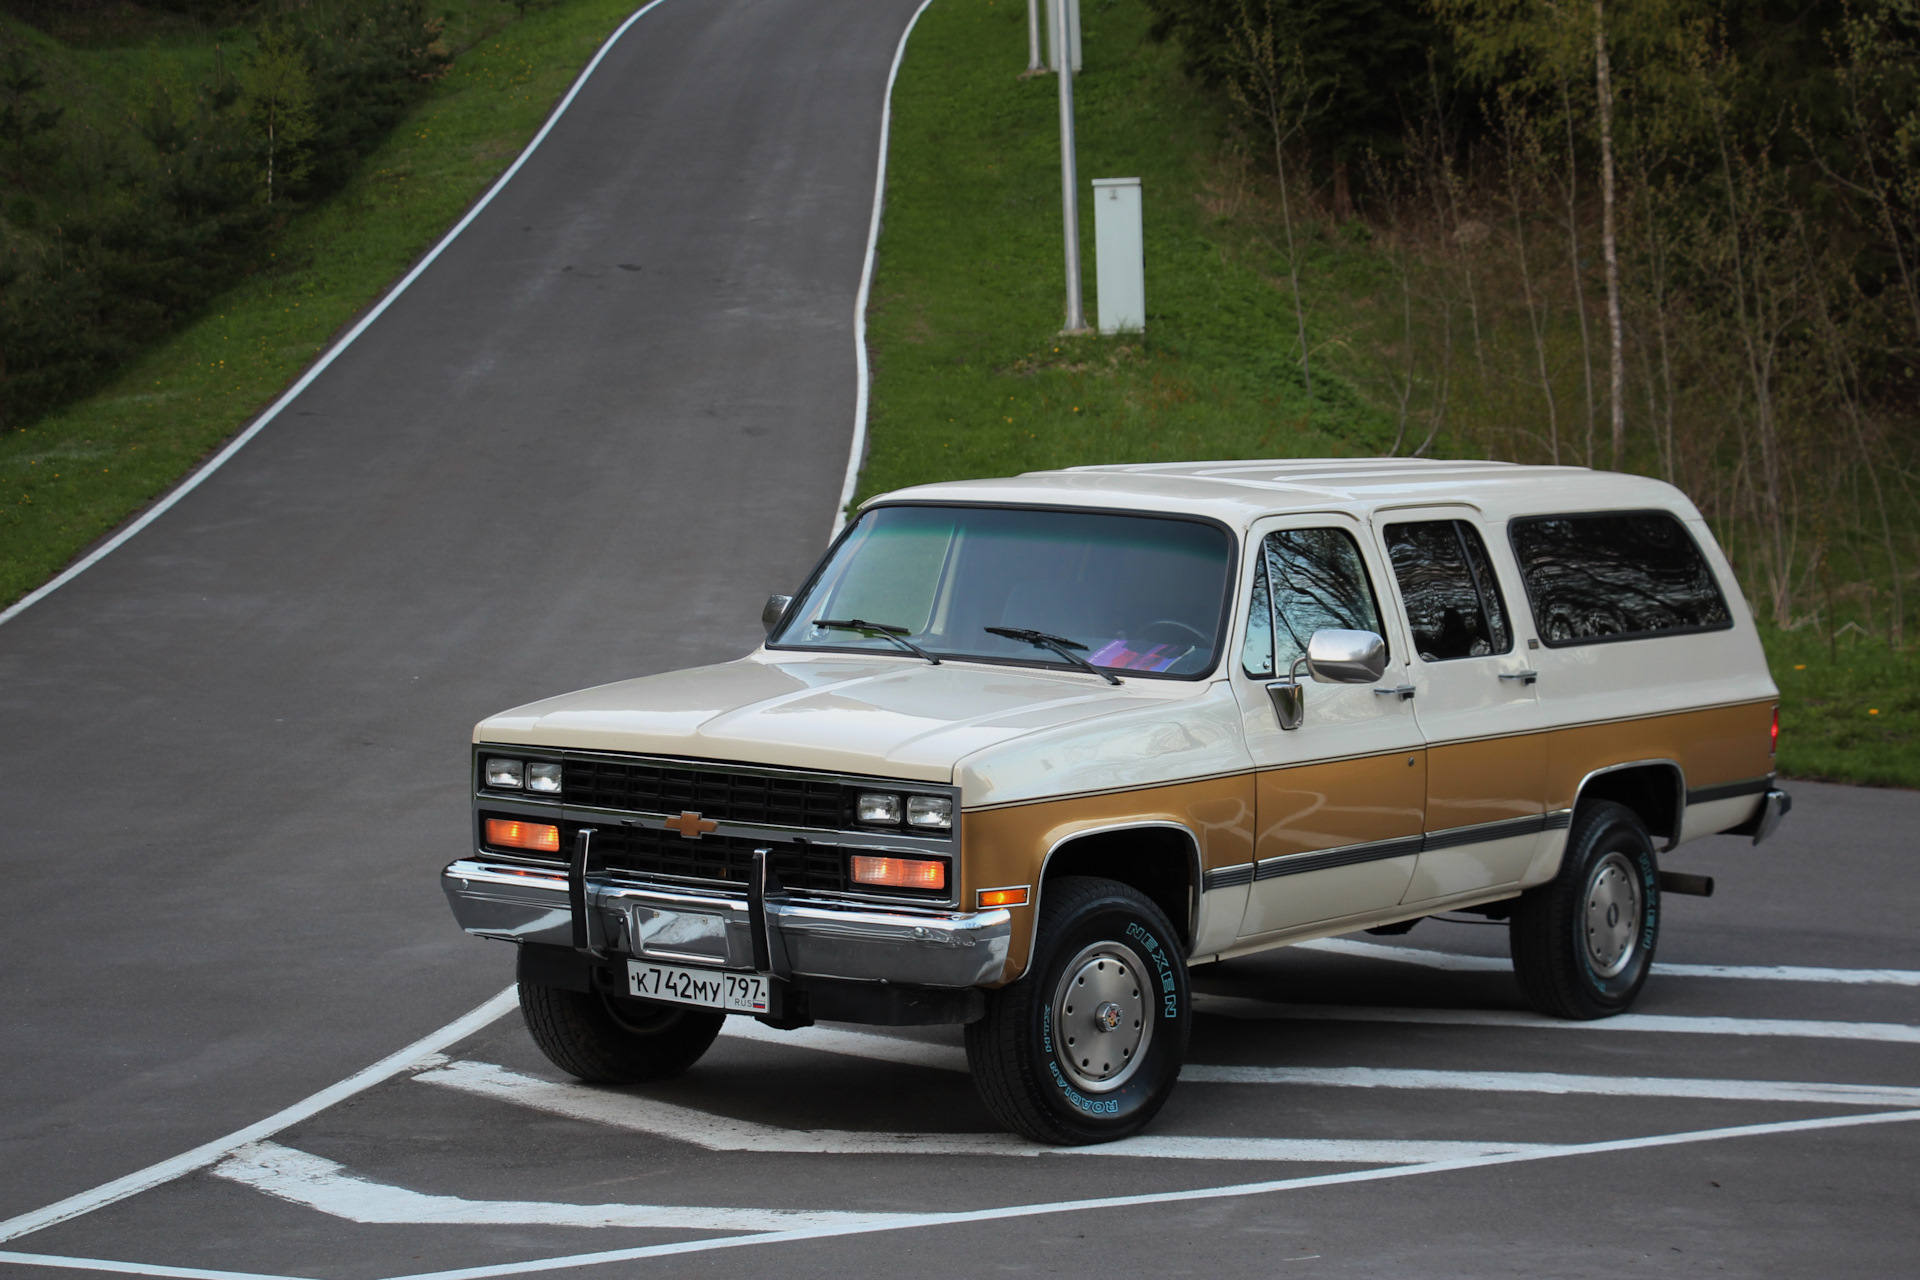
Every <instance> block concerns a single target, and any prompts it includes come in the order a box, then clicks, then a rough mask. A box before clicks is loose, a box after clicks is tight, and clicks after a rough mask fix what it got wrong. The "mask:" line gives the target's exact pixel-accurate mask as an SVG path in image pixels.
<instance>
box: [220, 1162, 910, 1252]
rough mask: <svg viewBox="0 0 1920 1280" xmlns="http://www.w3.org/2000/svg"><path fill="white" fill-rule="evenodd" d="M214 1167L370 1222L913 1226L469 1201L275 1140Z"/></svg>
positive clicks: (806, 1212)
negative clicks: (389, 1180) (399, 1183)
mask: <svg viewBox="0 0 1920 1280" xmlns="http://www.w3.org/2000/svg"><path fill="white" fill-rule="evenodd" d="M213 1174H214V1176H215V1177H217V1178H225V1179H227V1180H228V1181H230V1182H238V1183H241V1184H242V1185H244V1186H249V1187H252V1188H253V1189H254V1190H256V1191H261V1192H265V1193H266V1194H267V1195H270V1196H273V1197H274V1198H276V1199H279V1200H287V1201H291V1202H292V1203H294V1204H298V1205H305V1206H306V1207H307V1208H309V1209H317V1210H318V1211H320V1212H321V1213H324V1214H328V1215H330V1216H332V1217H335V1218H345V1219H346V1220H347V1221H349V1222H365V1223H421V1224H432V1225H442V1226H448V1225H452V1226H460V1225H493V1226H539V1227H649V1228H660V1229H665V1230H673V1231H792V1230H796V1229H798V1228H803V1227H844V1226H870V1225H878V1226H907V1225H910V1223H909V1222H908V1221H907V1219H908V1218H910V1217H911V1216H912V1215H910V1214H900V1213H842V1212H838V1211H833V1210H812V1209H729V1208H713V1207H709V1206H703V1205H658V1204H559V1203H555V1202H552V1201H547V1200H467V1199H464V1198H462V1197H460V1196H436V1195H428V1194H426V1193H425V1192H420V1191H409V1190H407V1189H406V1188H405V1187H395V1186H390V1185H388V1184H386V1183H382V1182H372V1181H369V1180H368V1179H366V1178H362V1177H359V1176H358V1175H356V1174H353V1173H349V1172H348V1171H347V1170H346V1169H345V1168H344V1167H343V1166H341V1165H339V1164H336V1163H335V1162H334V1161H332V1160H326V1159H322V1158H321V1157H319V1156H316V1155H309V1154H308V1153H307V1152H305V1151H295V1150H294V1149H293V1148H291V1147H283V1146H280V1145H278V1144H277V1143H272V1142H256V1143H253V1144H251V1145H249V1146H245V1147H242V1148H240V1150H238V1151H236V1152H234V1153H233V1154H232V1155H231V1156H228V1157H227V1158H226V1159H225V1160H223V1161H221V1162H220V1164H219V1165H217V1166H216V1167H215V1168H214V1170H213Z"/></svg>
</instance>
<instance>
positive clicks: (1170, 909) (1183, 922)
mask: <svg viewBox="0 0 1920 1280" xmlns="http://www.w3.org/2000/svg"><path fill="white" fill-rule="evenodd" d="M1062 876H1099V877H1101V878H1103V879H1107V880H1116V881H1118V882H1119V883H1121V884H1124V885H1127V886H1129V887H1130V888H1134V889H1138V890H1139V891H1140V892H1141V893H1143V894H1145V895H1146V896H1147V897H1148V898H1149V899H1151V900H1152V901H1153V903H1154V905H1156V906H1158V907H1159V908H1160V909H1161V910H1162V911H1164V912H1166V914H1167V919H1168V920H1171V921H1172V922H1173V927H1174V928H1175V929H1176V930H1177V931H1178V932H1179V935H1180V945H1181V948H1182V949H1183V951H1185V952H1186V953H1188V954H1191V953H1192V950H1193V940H1194V938H1195V937H1197V936H1198V926H1199V920H1198V919H1197V916H1198V914H1199V910H1200V893H1199V885H1200V839H1199V837H1198V836H1197V835H1196V834H1195V833H1194V831H1193V828H1191V827H1189V826H1186V825H1185V824H1183V823H1179V822H1170V821H1167V820H1165V819H1157V820H1155V819H1142V820H1137V821H1128V822H1117V823H1113V824H1110V825H1107V826H1101V827H1093V828H1090V829H1088V830H1085V831H1076V832H1074V833H1072V834H1071V835H1067V836H1063V837H1061V838H1060V839H1059V840H1057V841H1055V842H1054V844H1053V846H1052V847H1051V848H1049V849H1048V850H1047V855H1046V857H1045V859H1043V860H1042V862H1041V865H1040V883H1039V887H1038V893H1037V895H1036V897H1035V899H1034V904H1033V910H1034V915H1035V918H1036V920H1037V919H1038V916H1039V911H1040V905H1041V901H1042V900H1043V899H1044V898H1045V897H1046V893H1047V884H1048V882H1049V881H1050V880H1057V879H1059V878H1060V877H1062ZM1027 962H1028V964H1031V963H1032V953H1031V949H1029V953H1028V959H1027ZM1023 972H1024V969H1023Z"/></svg>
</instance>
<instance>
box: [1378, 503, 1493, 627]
mask: <svg viewBox="0 0 1920 1280" xmlns="http://www.w3.org/2000/svg"><path fill="white" fill-rule="evenodd" d="M1387 555H1388V558H1390V559H1391V560H1392V561H1393V576H1394V577H1395V578H1396V579H1397V580H1398V581H1399V583H1400V598H1401V599H1402V600H1404V601H1405V602H1406V606H1407V622H1408V625H1409V629H1410V630H1411V631H1412V632H1413V647H1414V651H1415V652H1416V653H1418V654H1419V655H1420V658H1421V661H1423V662H1446V661H1449V660H1451V659H1453V658H1484V657H1486V656H1488V655H1489V654H1495V653H1505V652H1507V651H1508V650H1509V649H1511V648H1513V632H1512V630H1511V628H1509V627H1508V626H1507V606H1506V602H1505V601H1504V600H1502V599H1501V598H1500V584H1499V582H1497V581H1496V580H1495V579H1494V576H1493V565H1492V563H1491V562H1489V561H1488V559H1487V544H1486V543H1484V542H1482V541H1481V540H1480V531H1479V530H1478V529H1475V528H1474V527H1473V526H1472V525H1470V524H1468V523H1467V522H1466V521H1464V520H1422V521H1419V522H1417V523H1412V524H1390V525H1388V526H1387Z"/></svg>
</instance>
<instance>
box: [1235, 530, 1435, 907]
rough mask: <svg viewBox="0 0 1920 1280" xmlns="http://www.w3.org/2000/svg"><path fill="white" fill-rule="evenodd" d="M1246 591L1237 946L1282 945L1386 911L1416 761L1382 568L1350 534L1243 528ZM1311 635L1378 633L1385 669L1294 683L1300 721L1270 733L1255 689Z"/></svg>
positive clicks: (1271, 720) (1409, 819)
mask: <svg viewBox="0 0 1920 1280" xmlns="http://www.w3.org/2000/svg"><path fill="white" fill-rule="evenodd" d="M1248 552H1249V554H1248V561H1249V574H1250V577H1251V582H1250V583H1249V584H1248V589H1247V590H1246V591H1244V592H1243V593H1242V595H1241V599H1243V600H1247V601H1248V602H1249V603H1248V609H1247V616H1246V617H1244V618H1243V619H1242V623H1243V628H1242V635H1243V637H1244V638H1243V643H1242V646H1241V651H1240V653H1238V654H1237V655H1234V660H1233V668H1234V670H1233V686H1234V693H1235V696H1236V697H1237V698H1238V699H1239V702H1240V710H1241V718H1242V722H1243V726H1244V732H1245V734H1246V743H1247V749H1248V751H1249V752H1250V753H1251V754H1252V756H1253V760H1254V763H1255V765H1256V766H1257V768H1258V771H1259V772H1258V776H1257V785H1256V787H1255V794H1256V800H1255V804H1256V818H1255V820H1256V824H1257V834H1256V838H1255V849H1254V857H1255V862H1254V864H1253V866H1252V867H1251V868H1249V874H1250V875H1251V877H1252V880H1253V884H1252V888H1251V890H1250V892H1249V894H1248V899H1247V911H1246V916H1245V919H1244V920H1243V921H1242V924H1241V929H1240V933H1241V936H1243V937H1248V938H1252V937H1258V936H1261V935H1264V934H1275V933H1281V932H1284V931H1286V930H1289V929H1295V928H1299V927H1301V926H1305V925H1312V924H1316V923H1319V922H1322V921H1327V920H1334V919H1339V918H1341V917H1345V916H1354V915H1361V914H1366V913H1371V912H1380V911H1386V910H1390V909H1391V908H1393V907H1394V906H1395V905H1396V904H1397V903H1398V902H1399V901H1400V899H1401V898H1402V897H1403V896H1404V895H1405V893H1406V891H1407V886H1408V884H1409V883H1410V881H1411V880H1412V877H1413V873H1414V866H1415V863H1416V861H1417V860H1418V857H1419V850H1420V831H1421V814H1422V809H1423V806H1424V803H1425V792H1426V770H1425V768H1424V763H1425V753H1424V752H1423V751H1422V749H1421V740H1420V727H1419V725H1418V723H1417V722H1416V721H1415V720H1414V715H1413V706H1412V704H1411V703H1410V702H1408V701H1406V700H1405V699H1403V697H1402V696H1401V695H1400V692H1398V691H1399V690H1400V689H1401V688H1402V686H1405V685H1406V684H1407V683H1408V679H1407V671H1406V659H1405V642H1404V638H1403V637H1402V635H1400V634H1399V633H1398V628H1396V627H1394V626H1393V625H1392V624H1391V621H1390V619H1389V617H1388V615H1387V614H1386V613H1385V611H1384V610H1383V609H1382V607H1381V605H1382V601H1383V600H1384V599H1385V598H1386V597H1384V596H1383V595H1382V593H1381V590H1380V587H1381V585H1382V584H1383V583H1384V582H1385V578H1384V576H1383V575H1384V573H1385V564H1384V563H1383V562H1382V561H1381V559H1380V557H1379V553H1378V551H1377V549H1376V548H1375V547H1374V545H1373V539H1372V538H1371V537H1369V536H1368V531H1367V529H1366V528H1365V526H1363V525H1362V524H1360V523H1359V522H1358V521H1356V520H1354V519H1353V518H1352V517H1350V516H1346V515H1342V514H1319V515H1303V516H1288V517H1281V518H1275V519H1269V520H1266V521H1262V522H1260V523H1259V524H1257V525H1255V527H1254V530H1253V534H1252V536H1251V537H1250V538H1249V540H1248ZM1323 627H1338V628H1346V629H1357V630H1365V631H1375V632H1379V633H1380V634H1382V635H1383V636H1385V638H1386V640H1387V648H1388V654H1389V665H1388V667H1387V671H1386V674H1385V675H1384V676H1383V677H1382V678H1381V679H1380V680H1379V681H1378V682H1377V683H1376V684H1359V685H1342V684H1319V683H1316V682H1314V681H1313V680H1311V679H1310V678H1309V677H1307V676H1306V675H1305V673H1304V671H1303V672H1302V676H1301V678H1302V681H1303V682H1304V683H1305V685H1306V689H1305V704H1306V706H1305V718H1304V721H1303V722H1302V724H1301V726H1300V727H1299V728H1298V729H1293V730H1283V729H1281V728H1280V723H1279V719H1278V717H1277V716H1276V715H1275V713H1274V709H1273V703H1272V700H1271V698H1270V697H1269V695H1268V693H1267V688H1266V686H1267V685H1268V684H1269V683H1271V682H1273V681H1274V680H1276V679H1278V678H1279V677H1282V676H1285V675H1286V674H1287V672H1288V671H1289V669H1290V668H1291V667H1292V665H1293V663H1294V660H1295V659H1296V658H1298V657H1299V656H1300V655H1301V654H1303V653H1304V652H1305V649H1306V644H1307V640H1308V638H1309V637H1311V636H1312V634H1313V633H1314V632H1315V631H1316V630H1319V629H1321V628H1323Z"/></svg>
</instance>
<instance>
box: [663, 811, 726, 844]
mask: <svg viewBox="0 0 1920 1280" xmlns="http://www.w3.org/2000/svg"><path fill="white" fill-rule="evenodd" d="M660 825H661V826H663V827H665V828H666V829H667V830H669V831H678V832H679V833H680V835H681V836H682V837H683V838H684V839H687V840H698V839H699V838H700V837H701V836H703V835H706V834H707V833H708V832H709V831H718V830H719V829H720V824H719V823H717V822H712V821H709V820H708V819H706V818H703V817H701V816H700V815H699V814H697V813H695V812H694V811H693V810H691V809H685V810H682V811H681V813H680V816H679V817H677V818H668V819H667V820H666V821H665V822H663V823H661V824H660Z"/></svg>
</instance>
